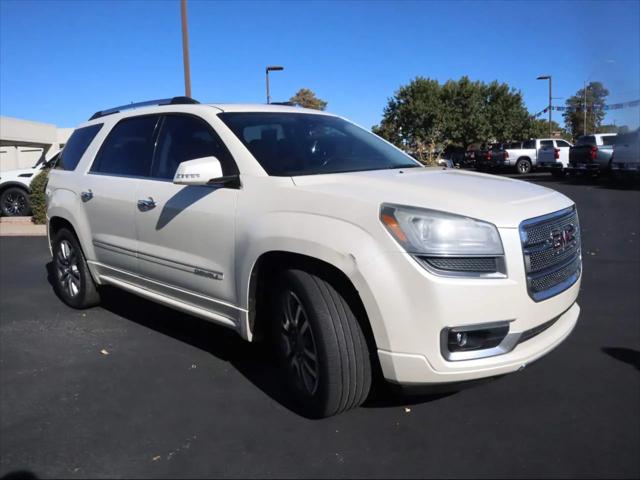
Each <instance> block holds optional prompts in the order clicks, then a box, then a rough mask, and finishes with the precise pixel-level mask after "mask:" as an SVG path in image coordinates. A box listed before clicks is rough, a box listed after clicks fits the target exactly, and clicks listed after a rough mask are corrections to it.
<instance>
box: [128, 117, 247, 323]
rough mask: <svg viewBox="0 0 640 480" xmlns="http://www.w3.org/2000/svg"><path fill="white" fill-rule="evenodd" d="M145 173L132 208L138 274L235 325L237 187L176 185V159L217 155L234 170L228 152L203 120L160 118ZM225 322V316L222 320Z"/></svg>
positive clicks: (228, 170)
mask: <svg viewBox="0 0 640 480" xmlns="http://www.w3.org/2000/svg"><path fill="white" fill-rule="evenodd" d="M159 132H160V133H159V136H158V142H157V146H156V150H155V156H154V160H153V166H152V169H151V175H150V177H149V178H145V179H143V180H141V182H140V186H139V196H138V200H140V201H147V202H152V205H153V206H152V208H149V209H146V208H145V209H137V210H136V212H135V215H136V217H135V218H136V224H137V228H138V240H139V243H138V255H139V262H140V272H141V275H142V276H143V277H145V278H146V279H148V280H150V281H151V282H152V284H151V285H150V287H149V288H153V289H155V290H157V291H159V292H160V293H162V294H165V295H168V296H171V297H174V298H177V299H178V300H181V301H183V302H187V303H189V304H192V305H196V306H199V307H203V308H206V309H207V310H210V311H214V312H216V313H218V314H219V315H221V316H222V317H224V318H225V319H229V320H231V321H232V322H234V323H235V320H234V319H235V318H236V317H237V314H238V310H237V309H236V308H235V307H234V306H235V305H237V303H238V299H237V297H236V288H235V272H234V262H235V210H236V202H237V197H238V194H239V190H238V189H233V188H220V187H213V186H187V185H176V184H174V183H173V176H174V175H175V172H176V169H177V168H178V165H179V164H180V163H181V162H184V161H187V160H193V159H196V158H202V157H208V156H214V157H216V158H218V160H219V161H220V163H221V164H222V169H223V174H224V175H232V174H237V173H238V169H237V167H236V165H235V163H234V161H233V159H232V157H231V154H230V153H229V151H228V150H227V148H226V147H225V145H224V144H223V143H222V141H221V140H220V138H219V137H218V135H217V134H216V133H215V131H214V130H213V128H212V127H211V125H210V124H209V123H208V122H206V121H205V120H204V119H202V118H200V117H197V116H194V115H188V114H177V113H176V114H167V115H164V117H163V120H162V124H161V127H160V130H159ZM223 321H224V320H223Z"/></svg>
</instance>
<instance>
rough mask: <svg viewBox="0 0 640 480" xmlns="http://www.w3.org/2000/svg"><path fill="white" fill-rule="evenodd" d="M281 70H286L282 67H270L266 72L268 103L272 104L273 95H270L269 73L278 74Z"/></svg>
mask: <svg viewBox="0 0 640 480" xmlns="http://www.w3.org/2000/svg"><path fill="white" fill-rule="evenodd" d="M280 70H284V67H280V66H278V65H270V66H268V67H267V68H266V70H265V71H266V76H267V103H271V95H269V72H278V71H280Z"/></svg>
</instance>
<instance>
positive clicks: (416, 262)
mask: <svg viewBox="0 0 640 480" xmlns="http://www.w3.org/2000/svg"><path fill="white" fill-rule="evenodd" d="M157 103H158V105H156V106H141V107H139V108H133V109H130V108H128V107H132V106H127V107H121V108H115V109H111V110H107V111H104V112H98V113H97V114H95V115H94V116H93V117H92V119H91V120H90V121H88V122H86V123H84V124H82V125H80V127H79V128H78V129H77V130H76V131H75V132H74V133H73V135H72V136H71V138H70V139H69V141H68V143H67V145H66V147H65V149H64V151H63V152H62V154H61V156H60V160H59V162H58V165H57V168H56V169H54V170H53V171H52V173H51V175H50V179H49V183H48V186H47V202H48V232H49V240H50V246H51V250H52V255H53V258H54V268H55V271H56V275H54V278H55V282H54V283H55V288H56V291H57V293H58V295H59V296H60V297H61V298H62V300H64V301H65V302H66V303H68V304H69V305H71V306H73V307H77V308H85V307H89V306H91V305H96V304H97V303H98V302H99V289H98V287H99V286H100V285H115V286H117V287H120V288H123V289H125V290H128V291H130V292H133V293H134V294H137V295H141V296H143V297H146V298H149V299H151V300H153V301H156V302H160V303H163V304H166V305H169V306H171V307H174V308H176V309H179V310H182V311H184V312H187V313H190V314H193V315H197V316H199V317H202V318H204V319H207V320H210V321H212V322H215V323H217V324H220V325H223V326H226V327H228V328H231V329H233V330H235V331H236V332H237V333H238V334H239V335H241V336H242V337H243V338H244V339H246V340H248V341H252V340H255V339H265V340H269V341H272V342H273V345H274V346H275V347H276V349H277V351H278V352H279V356H280V359H281V363H282V371H283V372H284V374H285V378H286V379H287V380H288V382H289V384H290V386H291V391H292V392H293V395H295V397H296V398H297V399H298V400H299V402H300V403H301V404H302V405H304V408H306V409H307V413H308V414H309V415H313V416H318V417H324V416H329V415H334V414H337V413H339V412H342V411H345V410H347V409H350V408H353V407H355V406H358V405H360V404H361V403H362V402H363V401H364V400H365V399H366V398H367V395H368V393H369V389H370V385H371V379H372V372H373V371H376V370H379V371H381V372H382V375H383V376H384V378H385V379H386V380H388V381H389V382H393V383H397V384H403V385H428V384H440V383H451V382H460V381H467V380H472V379H479V378H484V377H494V376H497V375H502V374H506V373H509V372H515V371H517V370H520V369H522V368H523V367H524V366H526V365H527V364H529V363H531V362H533V361H534V360H536V359H538V358H539V357H541V356H543V355H545V354H546V353H548V352H549V351H551V350H552V349H553V348H555V347H556V346H558V344H560V342H562V341H563V340H564V339H565V338H566V337H567V336H568V335H569V333H570V332H571V330H572V329H573V327H574V326H575V324H576V321H577V319H578V314H579V311H580V309H579V307H578V304H577V303H576V298H577V296H578V290H579V288H580V278H581V268H582V267H581V265H582V264H581V253H580V229H579V224H578V215H577V212H576V206H575V204H574V203H573V202H572V201H571V200H570V199H569V198H567V197H565V196H564V195H562V194H560V193H558V192H555V191H553V190H549V189H546V188H543V187H540V186H537V185H534V184H531V183H526V182H522V181H516V180H511V179H506V178H500V177H495V176H491V175H485V174H479V173H473V172H463V171H460V170H454V169H442V168H424V167H422V166H421V165H420V164H419V163H418V162H416V161H415V160H413V159H412V158H411V157H410V156H408V155H406V154H405V153H403V152H402V151H400V150H398V149H397V148H396V147H394V146H392V145H391V144H389V143H387V142H385V141H384V140H382V139H381V138H379V137H377V136H376V135H374V134H372V133H370V132H369V131H366V130H364V129H362V128H360V127H358V126H356V125H354V124H353V123H350V122H349V121H347V120H345V119H343V118H341V117H338V116H334V115H330V114H327V113H326V112H321V111H316V110H306V109H301V108H294V107H285V106H275V105H204V104H197V102H194V101H193V100H191V99H187V98H184V97H176V98H174V99H171V100H167V101H163V102H160V101H159V102H157ZM133 107H136V105H133Z"/></svg>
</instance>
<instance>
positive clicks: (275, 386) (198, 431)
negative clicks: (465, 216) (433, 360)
mask: <svg viewBox="0 0 640 480" xmlns="http://www.w3.org/2000/svg"><path fill="white" fill-rule="evenodd" d="M529 180H530V181H534V182H536V183H540V184H542V185H545V186H548V187H550V188H554V189H557V190H559V191H561V192H563V193H565V194H566V195H568V196H569V197H571V198H572V199H574V200H575V201H576V202H577V204H578V209H579V213H580V219H581V224H582V229H583V253H584V276H583V283H582V290H581V294H580V298H579V303H580V304H581V307H582V314H581V317H580V320H579V323H578V326H577V327H576V329H575V330H574V332H573V334H572V335H571V336H570V337H569V338H568V339H567V340H566V341H565V342H564V343H563V344H562V345H561V346H560V347H558V348H557V349H556V350H555V351H553V352H552V353H550V354H549V355H548V356H547V357H545V358H543V359H542V360H540V361H539V362H537V363H535V364H533V365H530V366H529V367H527V368H526V369H525V370H523V371H522V372H519V373H517V374H513V375H510V376H506V377H503V378H501V379H498V380H495V381H493V382H490V383H487V384H483V385H479V386H475V387H473V388H468V389H465V390H462V391H459V392H457V393H453V394H447V395H444V394H439V395H435V394H434V395H429V396H421V397H405V396H401V395H397V394H392V393H390V392H387V391H385V390H383V389H380V390H381V391H379V392H378V393H377V394H376V395H374V397H373V398H372V399H371V400H370V401H369V402H368V403H367V404H366V405H365V406H364V407H363V408H360V409H358V410H355V411H352V412H348V413H346V414H343V415H341V416H338V417H335V418H330V419H325V420H309V419H306V418H304V417H301V416H300V415H298V414H297V413H295V411H294V408H293V407H292V406H291V405H289V404H288V402H287V400H286V398H287V397H286V394H285V393H284V390H283V387H282V385H281V384H280V383H279V382H278V380H277V379H276V377H275V375H274V367H273V362H272V360H271V359H270V357H269V356H268V355H266V354H265V352H263V351H261V350H260V348H257V347H255V346H253V345H249V344H246V343H244V342H243V341H241V340H240V339H239V338H238V337H236V336H235V334H233V333H232V332H230V331H228V330H226V329H223V328H221V327H216V326H213V325H210V324H208V323H206V322H204V321H201V320H198V319H195V318H192V317H188V316H185V315H183V314H180V313H177V312H174V311H171V310H169V309H166V308H164V307H161V306H158V305H155V304H153V303H150V302H148V301H145V300H142V299H139V298H137V297H135V296H132V295H129V294H126V293H124V292H118V291H113V290H109V291H106V292H105V301H104V304H103V306H101V307H97V308H94V309H91V310H87V311H76V310H72V309H70V308H68V307H66V306H65V305H64V304H63V303H62V302H61V301H60V300H58V299H57V297H56V296H55V294H54V293H53V291H52V289H51V287H50V285H49V283H48V281H47V270H46V264H47V263H48V262H49V252H48V250H47V246H46V241H45V239H44V238H43V237H39V238H2V239H0V477H1V476H12V475H15V474H16V473H22V474H29V475H31V476H32V477H45V478H46V477H172V478H173V477H209V476H223V477H377V478H391V477H447V476H450V477H480V476H483V477H485V476H490V477H509V478H513V477H539V476H553V477H560V476H562V477H574V476H580V477H630V478H631V477H634V478H638V477H639V476H640V455H639V452H640V415H639V405H640V191H638V190H637V189H626V188H621V187H618V186H616V185H613V184H611V183H609V182H607V181H605V180H603V181H599V182H592V181H589V180H587V181H569V180H554V179H551V178H549V177H548V176H546V175H532V176H530V177H529Z"/></svg>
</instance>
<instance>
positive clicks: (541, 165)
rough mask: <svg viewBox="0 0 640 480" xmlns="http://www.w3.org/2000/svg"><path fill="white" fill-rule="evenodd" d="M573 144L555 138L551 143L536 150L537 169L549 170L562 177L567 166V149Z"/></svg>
mask: <svg viewBox="0 0 640 480" xmlns="http://www.w3.org/2000/svg"><path fill="white" fill-rule="evenodd" d="M571 147H573V144H571V143H569V142H567V141H566V140H562V139H555V140H554V141H553V145H545V146H543V147H542V148H540V150H539V151H538V169H539V170H540V171H547V172H551V174H552V175H554V176H557V177H562V176H564V175H565V174H566V171H567V170H566V169H567V167H568V166H569V149H570V148H571Z"/></svg>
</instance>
